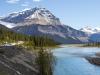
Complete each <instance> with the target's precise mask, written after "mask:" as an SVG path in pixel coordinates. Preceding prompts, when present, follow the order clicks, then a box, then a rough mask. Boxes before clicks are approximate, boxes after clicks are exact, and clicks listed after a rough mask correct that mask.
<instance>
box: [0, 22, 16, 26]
mask: <svg viewBox="0 0 100 75" xmlns="http://www.w3.org/2000/svg"><path fill="white" fill-rule="evenodd" d="M0 24H2V25H4V26H6V27H8V28H13V27H15V26H16V25H15V24H13V23H9V22H4V21H0Z"/></svg>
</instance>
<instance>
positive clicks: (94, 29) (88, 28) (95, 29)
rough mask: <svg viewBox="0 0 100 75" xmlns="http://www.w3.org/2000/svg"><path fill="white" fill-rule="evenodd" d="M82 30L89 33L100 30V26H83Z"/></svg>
mask: <svg viewBox="0 0 100 75" xmlns="http://www.w3.org/2000/svg"><path fill="white" fill-rule="evenodd" d="M80 30H81V31H83V32H85V33H87V34H89V35H91V34H94V33H98V32H100V28H99V27H98V28H97V27H96V28H91V27H89V26H87V27H84V28H81V29H80Z"/></svg>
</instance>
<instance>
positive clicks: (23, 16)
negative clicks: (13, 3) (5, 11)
mask: <svg viewBox="0 0 100 75" xmlns="http://www.w3.org/2000/svg"><path fill="white" fill-rule="evenodd" d="M2 20H3V21H6V22H10V23H25V24H30V23H31V24H40V25H61V22H60V20H59V18H57V17H55V16H54V15H53V14H52V13H51V12H50V11H49V10H47V9H46V8H37V7H35V8H32V9H29V8H28V9H25V10H23V11H21V12H17V13H12V14H10V15H8V16H7V17H4V18H3V19H2Z"/></svg>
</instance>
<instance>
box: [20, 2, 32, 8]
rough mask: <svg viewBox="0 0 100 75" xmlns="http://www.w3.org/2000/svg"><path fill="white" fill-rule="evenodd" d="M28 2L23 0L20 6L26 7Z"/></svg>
mask: <svg viewBox="0 0 100 75" xmlns="http://www.w3.org/2000/svg"><path fill="white" fill-rule="evenodd" d="M29 4H30V3H29V2H24V3H23V4H21V6H23V7H28V6H29Z"/></svg>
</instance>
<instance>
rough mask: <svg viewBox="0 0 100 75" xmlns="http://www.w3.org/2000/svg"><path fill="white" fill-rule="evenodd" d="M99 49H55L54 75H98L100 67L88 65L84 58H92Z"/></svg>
mask: <svg viewBox="0 0 100 75" xmlns="http://www.w3.org/2000/svg"><path fill="white" fill-rule="evenodd" d="M96 52H100V49H99V48H82V47H68V46H63V47H62V48H58V49H55V50H54V51H53V54H54V56H56V60H57V61H56V62H57V64H56V67H55V71H54V75H100V67H98V66H95V65H92V64H90V63H89V62H88V61H87V60H86V59H85V58H84V56H94V54H95V53H96Z"/></svg>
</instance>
